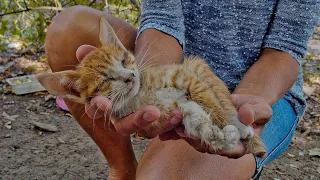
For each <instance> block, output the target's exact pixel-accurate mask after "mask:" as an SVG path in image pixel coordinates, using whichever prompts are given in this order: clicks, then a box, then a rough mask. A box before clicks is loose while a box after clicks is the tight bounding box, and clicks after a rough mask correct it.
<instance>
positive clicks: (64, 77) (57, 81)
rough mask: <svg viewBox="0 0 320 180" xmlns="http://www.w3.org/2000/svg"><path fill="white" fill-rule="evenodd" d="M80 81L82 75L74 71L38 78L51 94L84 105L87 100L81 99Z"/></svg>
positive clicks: (48, 74)
mask: <svg viewBox="0 0 320 180" xmlns="http://www.w3.org/2000/svg"><path fill="white" fill-rule="evenodd" d="M79 79H80V75H79V74H78V73H76V72H75V71H72V70H68V71H61V72H55V73H47V74H41V75H39V76H38V80H39V82H40V83H41V84H42V86H43V87H44V88H46V89H47V90H48V91H49V92H50V93H51V94H54V95H57V96H61V97H63V98H68V99H70V100H72V101H75V102H78V103H81V104H84V103H86V100H85V99H84V98H81V95H80V86H79Z"/></svg>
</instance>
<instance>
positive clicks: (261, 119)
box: [231, 94, 272, 135]
mask: <svg viewBox="0 0 320 180" xmlns="http://www.w3.org/2000/svg"><path fill="white" fill-rule="evenodd" d="M231 98H232V102H233V105H234V106H235V107H236V109H237V111H238V118H239V120H240V121H241V122H242V123H243V124H245V125H251V126H252V127H253V129H254V132H255V134H257V135H260V134H261V132H262V130H263V127H264V126H265V124H266V123H267V122H269V120H270V119H271V116H272V109H271V107H270V105H269V104H268V103H267V102H266V100H265V99H264V98H263V97H261V96H255V95H249V94H232V95H231Z"/></svg>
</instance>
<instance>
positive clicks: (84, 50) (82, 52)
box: [76, 44, 97, 61]
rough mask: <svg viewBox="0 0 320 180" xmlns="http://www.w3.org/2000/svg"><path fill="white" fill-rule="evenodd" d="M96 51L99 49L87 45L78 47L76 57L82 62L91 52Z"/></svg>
mask: <svg viewBox="0 0 320 180" xmlns="http://www.w3.org/2000/svg"><path fill="white" fill-rule="evenodd" d="M95 49H97V48H96V47H94V46H91V45H87V44H84V45H81V46H80V47H78V49H77V51H76V57H77V59H78V61H82V60H83V58H84V57H85V56H86V55H87V54H89V52H91V51H93V50H95Z"/></svg>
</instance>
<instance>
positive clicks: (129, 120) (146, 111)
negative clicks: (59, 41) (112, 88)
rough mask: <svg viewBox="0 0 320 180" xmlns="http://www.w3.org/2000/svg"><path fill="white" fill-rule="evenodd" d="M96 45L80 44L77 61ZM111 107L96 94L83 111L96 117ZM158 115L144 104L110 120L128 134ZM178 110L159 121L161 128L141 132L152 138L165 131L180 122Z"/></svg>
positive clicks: (157, 110)
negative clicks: (133, 111)
mask: <svg viewBox="0 0 320 180" xmlns="http://www.w3.org/2000/svg"><path fill="white" fill-rule="evenodd" d="M94 49H96V47H94V46H91V45H82V46H80V47H79V48H78V49H77V51H76V57H77V59H78V61H79V62H80V61H82V60H83V58H84V57H85V56H86V55H87V54H88V53H90V52H91V51H92V50H94ZM111 108H112V103H111V101H110V100H109V99H108V98H107V97H105V96H96V97H94V98H92V100H91V101H90V103H89V104H86V105H85V112H86V114H87V115H88V116H89V117H90V118H91V119H98V118H101V117H103V116H104V115H105V112H107V111H108V110H110V109H111ZM159 117H160V110H159V109H158V108H157V107H155V106H146V107H144V108H142V109H140V110H138V111H136V112H135V113H132V114H130V115H128V116H126V117H124V118H122V119H117V120H115V121H112V123H113V126H114V129H115V130H116V131H117V132H119V133H121V134H122V135H124V136H128V135H130V134H132V133H135V132H137V131H139V130H142V129H143V128H145V127H147V126H149V125H150V124H151V123H153V122H154V121H156V120H158V119H159ZM179 117H181V112H180V111H173V112H172V113H171V114H170V115H169V118H168V119H166V120H163V121H161V128H159V129H154V130H153V131H152V132H145V131H144V132H143V134H144V135H145V136H147V137H148V138H153V137H156V136H158V135H159V134H162V133H165V132H167V131H170V130H172V129H174V128H175V127H177V126H178V125H179V124H181V121H182V118H179Z"/></svg>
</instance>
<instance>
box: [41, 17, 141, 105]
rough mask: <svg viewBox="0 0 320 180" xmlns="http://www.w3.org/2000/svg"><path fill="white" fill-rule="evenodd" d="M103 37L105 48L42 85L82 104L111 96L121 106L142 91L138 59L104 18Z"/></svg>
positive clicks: (44, 79) (45, 79)
mask: <svg viewBox="0 0 320 180" xmlns="http://www.w3.org/2000/svg"><path fill="white" fill-rule="evenodd" d="M99 38H100V42H101V44H102V47H101V48H98V49H96V50H93V51H92V52H90V53H89V54H88V55H87V56H86V57H85V58H84V59H83V60H82V61H81V63H80V64H79V65H78V66H77V67H76V69H75V70H67V71H61V72H55V73H49V74H43V75H40V76H38V79H39V81H40V83H41V84H42V85H43V86H44V87H45V88H46V89H47V90H48V91H49V92H50V93H52V94H55V95H59V96H61V97H63V98H68V99H70V100H72V101H75V102H78V103H82V104H84V103H87V102H88V101H90V99H91V98H92V97H94V96H97V95H104V96H107V97H108V98H109V99H110V100H111V101H112V102H113V103H114V105H117V106H122V105H123V104H124V103H127V102H128V101H129V100H130V99H131V98H132V97H134V96H135V95H136V94H137V93H138V91H139V88H140V79H139V76H140V75H139V71H138V68H137V65H136V63H135V58H134V56H133V55H132V53H130V52H129V51H127V50H126V49H125V47H124V46H123V45H122V43H121V42H120V40H119V39H118V38H117V36H116V34H115V32H114V31H113V29H112V27H111V26H110V25H109V23H108V22H107V20H106V19H104V18H101V19H100V35H99Z"/></svg>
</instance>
